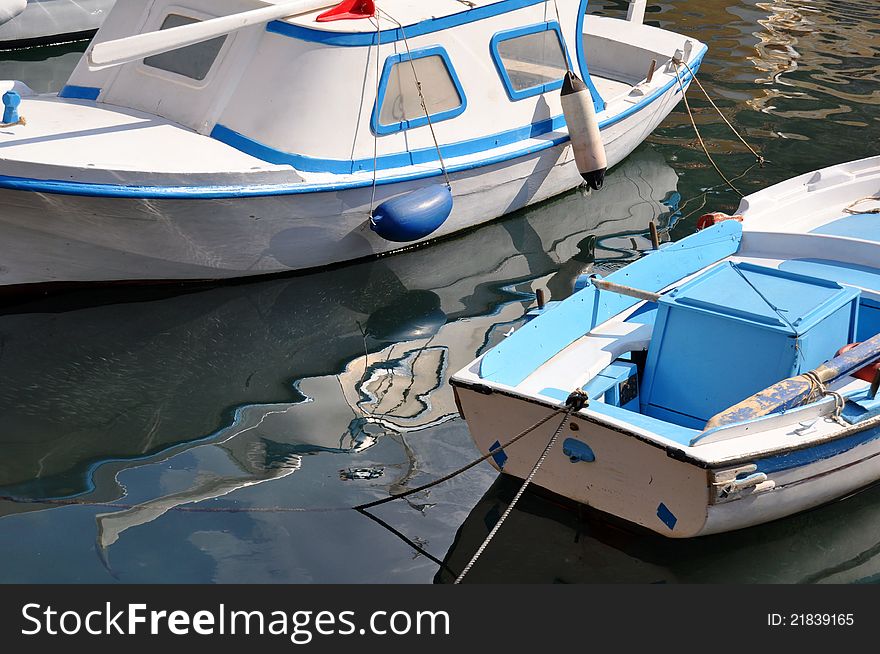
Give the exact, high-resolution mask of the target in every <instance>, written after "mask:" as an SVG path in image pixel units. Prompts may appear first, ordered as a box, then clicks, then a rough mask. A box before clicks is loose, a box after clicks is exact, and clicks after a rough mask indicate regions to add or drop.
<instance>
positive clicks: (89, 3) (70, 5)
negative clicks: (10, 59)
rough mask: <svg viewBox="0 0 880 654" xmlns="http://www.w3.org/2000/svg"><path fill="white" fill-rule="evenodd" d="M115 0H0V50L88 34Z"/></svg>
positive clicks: (99, 25)
mask: <svg viewBox="0 0 880 654" xmlns="http://www.w3.org/2000/svg"><path fill="white" fill-rule="evenodd" d="M114 1H115V0H0V50H9V49H12V48H29V47H33V46H36V45H46V44H49V43H64V42H67V41H80V40H83V39H87V38H91V37H92V36H94V34H95V32H96V31H97V30H98V28H99V27H101V23H103V22H104V19H105V18H106V17H107V14H108V13H109V12H110V9H112V8H113V3H114Z"/></svg>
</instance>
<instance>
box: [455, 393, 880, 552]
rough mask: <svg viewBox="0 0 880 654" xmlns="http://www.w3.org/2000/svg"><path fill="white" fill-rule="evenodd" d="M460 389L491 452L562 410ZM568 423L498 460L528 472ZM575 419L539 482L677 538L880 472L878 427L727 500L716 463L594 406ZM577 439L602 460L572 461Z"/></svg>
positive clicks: (478, 439)
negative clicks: (600, 416) (569, 441)
mask: <svg viewBox="0 0 880 654" xmlns="http://www.w3.org/2000/svg"><path fill="white" fill-rule="evenodd" d="M456 395H457V398H458V402H459V406H460V407H461V409H462V410H463V412H464V414H465V415H467V417H468V427H469V429H470V432H471V435H472V437H473V439H474V443H476V445H477V447H478V448H479V450H480V451H481V452H483V453H484V454H485V453H488V452H489V451H490V449H491V450H493V451H494V450H495V448H496V447H497V446H496V443H497V442H499V441H500V442H502V443H503V442H505V441H506V440H509V439H510V438H512V437H513V436H515V435H517V434H518V433H520V432H522V431H523V430H525V429H527V428H528V427H531V426H532V425H534V424H535V423H537V422H538V421H539V420H541V418H543V417H546V416H547V415H548V414H549V413H550V412H552V411H553V410H554V409H555V407H550V406H547V405H543V404H540V403H537V402H531V401H524V400H523V398H518V397H512V396H508V395H504V394H501V393H492V394H491V395H485V394H484V393H481V392H479V391H475V390H471V389H468V388H463V387H457V388H456ZM561 421H562V415H561V414H560V415H559V417H558V418H557V417H554V418H552V419H551V420H549V421H548V422H547V423H545V424H544V425H543V426H541V427H540V428H538V429H536V430H535V431H534V432H533V433H532V434H530V435H529V436H527V437H525V438H524V439H523V440H521V441H519V442H518V443H516V444H515V445H513V446H511V447H509V448H507V449H506V450H505V451H504V453H505V454H506V455H507V459H506V461H504V465H503V467H499V465H498V463H497V461H495V460H494V459H489V460H490V462H491V463H492V464H493V465H494V466H495V467H496V468H497V469H499V470H500V471H501V472H503V473H506V474H509V475H512V476H514V477H517V478H520V479H524V478H526V477H527V476H528V475H529V473H530V472H531V470H532V467H533V466H534V465H535V462H536V461H537V460H538V458H539V457H540V455H541V453H542V451H543V449H544V448H545V447H546V445H547V443H548V442H549V440H550V437H551V436H552V434H553V432H554V431H555V430H556V428H557V427H558V426H559V424H560V422H561ZM571 422H573V423H574V424H575V425H576V426H577V427H578V430H577V431H573V430H572V429H571V427H570V426H569V425H567V426H566V428H565V429H564V431H563V433H562V434H561V437H560V439H559V442H558V443H557V444H556V446H555V447H554V449H553V450H552V451H551V453H550V455H549V456H548V458H547V460H546V461H545V463H544V464H543V466H542V467H541V469H540V470H539V471H538V474H537V475H536V476H535V478H534V483H535V484H536V485H538V486H541V487H542V488H546V489H547V490H550V491H552V492H554V493H557V494H559V495H562V496H564V497H568V498H570V499H572V500H574V501H576V502H580V503H582V504H586V505H588V506H590V507H593V508H595V509H598V510H600V511H604V512H606V513H609V514H612V515H615V516H617V517H620V518H623V519H624V520H627V521H629V522H631V523H634V524H636V525H639V526H641V527H645V528H647V529H650V530H651V531H655V532H657V533H659V534H661V535H663V536H667V537H669V538H691V537H695V536H705V535H708V534H714V533H722V532H727V531H733V530H736V529H743V528H745V527H751V526H754V525H759V524H763V523H765V522H770V521H772V520H777V519H779V518H783V517H785V516H789V515H793V514H795V513H799V512H801V511H806V510H808V509H812V508H814V507H817V506H820V505H822V504H826V503H828V502H831V501H834V500H836V499H839V498H841V497H845V496H847V495H850V494H852V493H853V492H855V491H858V490H859V489H862V488H865V487H866V486H869V485H871V484H872V483H874V482H876V480H877V478H878V477H880V429H875V430H873V440H871V435H868V436H866V437H865V438H866V441H867V442H864V443H863V444H862V445H859V446H856V447H853V448H852V449H849V450H847V451H845V452H842V453H840V454H837V455H835V456H831V457H828V458H825V459H821V460H819V461H813V462H811V463H805V464H804V465H798V466H794V467H792V468H789V469H786V470H781V471H779V472H773V473H770V474H768V480H769V481H770V482H773V483H772V484H768V485H767V490H764V491H761V492H755V493H753V494H751V495H748V496H745V497H742V498H738V499H736V500H735V501H726V502H717V501H716V500H715V499H714V495H715V493H714V489H713V488H712V487H711V486H712V481H713V479H714V476H713V471H711V470H708V469H707V468H706V467H705V465H699V464H698V462H696V461H693V462H692V461H687V460H682V457H680V456H675V458H673V456H671V454H678V453H676V452H674V450H672V449H668V448H664V447H663V446H662V445H660V444H658V443H657V442H649V441H648V440H645V439H640V438H639V437H638V436H637V435H635V434H633V433H627V432H625V431H623V430H620V429H615V428H613V427H611V426H608V425H605V424H601V423H599V422H597V421H595V420H592V419H590V418H588V417H587V416H585V415H584V414H580V415H577V416H575V417H574V418H573V419H572V421H571ZM569 437H573V438H577V439H579V440H583V441H585V442H587V443H588V444H589V446H590V448H591V449H592V450H593V452H594V453H595V457H596V460H595V461H593V462H589V463H588V462H583V461H581V462H578V463H572V462H571V461H570V460H569V458H568V457H567V456H566V455H565V454H564V453H563V442H564V440H565V439H566V438H569ZM667 452H669V454H668V453H667ZM726 468H730V466H726ZM661 505H662V506H664V507H666V510H665V511H664V510H661V509H660V507H661ZM667 512H668V513H667ZM670 515H671V516H673V519H670V518H669V516H670ZM661 516H662V517H661ZM670 525H671V526H670Z"/></svg>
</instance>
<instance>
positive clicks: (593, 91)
mask: <svg viewBox="0 0 880 654" xmlns="http://www.w3.org/2000/svg"><path fill="white" fill-rule="evenodd" d="M588 4H589V0H581V5H580V7H579V8H578V17H577V24H576V25H575V28H574V30H575V37H576V39H577V41H576V43H575V44H574V51H575V56H576V57H577V65H578V69H580V71H581V79H582V80H583V82H584V84H586V85H587V88H588V89H590V95H592V96H593V107H594V108H595V109H596V113H599V112H600V111H604V110H605V107H606V106H607V103H606V102H605V100H604V99H603V98H602V96H601V95H600V93H599V90H598V89H597V88H596V85H595V84H593V80H592V79H590V69H589V67H588V66H587V55H586V53H585V52H584V16H586V14H587V5H588ZM692 68H693V67H692ZM694 72H697V71H696V69H694Z"/></svg>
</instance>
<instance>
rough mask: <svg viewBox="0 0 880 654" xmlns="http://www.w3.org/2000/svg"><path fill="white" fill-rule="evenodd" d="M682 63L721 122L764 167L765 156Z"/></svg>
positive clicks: (685, 63) (686, 64) (683, 62)
mask: <svg viewBox="0 0 880 654" xmlns="http://www.w3.org/2000/svg"><path fill="white" fill-rule="evenodd" d="M673 61H675V60H674V59H673ZM681 63H682V64H684V67H685V68H687V70H688V72H689V73H690V74H691V78H692V79H693V80H694V81H695V82H696V83H697V86H698V87H700V90H701V91H702V92H703V95H705V96H706V99H707V100H708V101H709V104H711V105H712V108H713V109H715V111H716V112H717V113H718V115H719V116H721V120H723V121H724V122H725V123H727V126H728V127H729V128H730V131H731V132H733V133H734V134H735V135H736V138H738V139H739V140H740V141H742V144H743V145H744V146H746V147H747V148H748V149H749V152H751V153H752V154H753V155H755V159H757V162H756V163H758V164H760V165H761V166H763V165H764V164H765V163H766V159H764V157H763V155H761V154H760V153H759V152H756V151H755V148H753V147H752V146H751V145H749V144H748V142H747V141H746V140H745V139H744V138H743V137H742V135H741V134H740V133H739V132H738V131H737V129H736V127H734V126H733V125H732V124H731V122H730V121H729V120H727V116H725V115H724V114H723V113H722V112H721V109H719V108H718V105H717V104H715V101H714V100H713V99H712V97H711V96H710V95H709V92H708V91H707V90H706V89H705V88H704V87H703V84H702V82H700V80H699V79H698V78H697V75H696V73H694V71H693V70H692V69H691V67H690V66H689V65H688V62H686V61H684V60H683V59H682V60H681ZM677 74H678V66H677V65H676V75H677Z"/></svg>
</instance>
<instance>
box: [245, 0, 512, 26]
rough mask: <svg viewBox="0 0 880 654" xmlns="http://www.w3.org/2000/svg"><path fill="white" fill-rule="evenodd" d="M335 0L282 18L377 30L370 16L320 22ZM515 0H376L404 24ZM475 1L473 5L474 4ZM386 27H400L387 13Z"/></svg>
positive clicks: (296, 22)
mask: <svg viewBox="0 0 880 654" xmlns="http://www.w3.org/2000/svg"><path fill="white" fill-rule="evenodd" d="M262 1H263V3H264V4H270V5H271V4H276V5H277V4H282V3H283V2H287V1H288V0H262ZM330 2H331V0H328V6H327V7H325V8H324V9H319V10H318V11H313V12H309V13H307V14H302V15H299V16H292V17H290V18H285V19H283V20H282V21H281V22H285V23H289V24H291V25H296V26H299V27H306V28H309V29H313V30H319V31H326V32H375V31H376V27H375V23H374V22H373V21H371V20H367V19H359V20H336V21H329V22H324V23H318V22H316V21H315V18H316V17H317V16H318V15H320V14H322V13H324V12H325V11H327V9H329V8H330ZM510 2H511V0H469V1H468V2H463V1H462V0H430V2H429V1H427V0H376V6H377V7H378V8H379V10H381V11H384V12H386V13H387V14H388V15H390V16H392V17H393V18H394V20H397V21H399V22H400V23H401V24H402V25H403V26H404V27H407V26H409V25H414V24H416V23H420V22H422V21H424V20H429V19H434V18H443V17H445V16H450V15H452V14H459V13H462V12H465V11H470V10H471V9H475V8H478V7H485V6H487V5H496V4H507V3H510ZM472 5H473V6H472ZM381 24H382V28H383V29H388V28H391V27H396V25H395V24H394V22H393V21H392V20H390V19H389V18H388V17H387V16H382V17H381Z"/></svg>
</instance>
